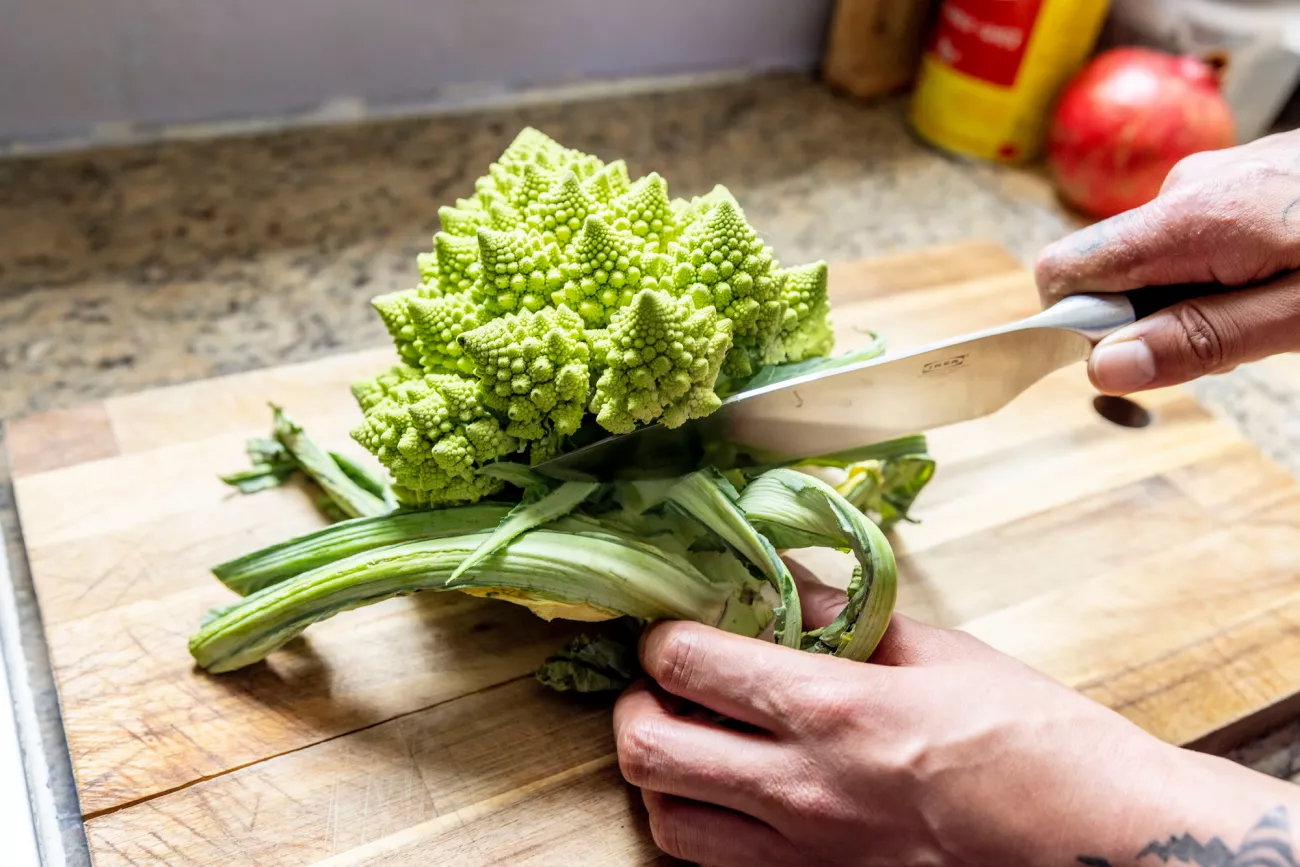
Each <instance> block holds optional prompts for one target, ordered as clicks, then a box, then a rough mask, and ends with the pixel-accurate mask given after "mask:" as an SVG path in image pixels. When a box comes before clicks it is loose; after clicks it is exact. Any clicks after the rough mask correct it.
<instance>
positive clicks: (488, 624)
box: [470, 620, 500, 632]
mask: <svg viewBox="0 0 1300 867" xmlns="http://www.w3.org/2000/svg"><path fill="white" fill-rule="evenodd" d="M499 625H500V624H498V623H493V622H492V621H491V620H485V621H483V622H482V623H475V624H474V625H473V626H471V627H470V631H471V632H491V631H492V630H494V629H496V628H497V627H498V626H499Z"/></svg>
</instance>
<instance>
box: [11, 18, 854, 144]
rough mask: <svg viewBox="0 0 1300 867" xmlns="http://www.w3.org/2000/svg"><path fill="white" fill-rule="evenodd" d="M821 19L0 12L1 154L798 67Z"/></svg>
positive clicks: (811, 51)
mask: <svg viewBox="0 0 1300 867" xmlns="http://www.w3.org/2000/svg"><path fill="white" fill-rule="evenodd" d="M831 4H832V0H424V2H421V0H0V142H3V141H9V142H14V141H20V142H21V141H28V142H39V141H40V140H42V139H58V138H67V137H77V136H84V135H87V134H90V133H92V132H93V131H94V130H95V129H96V128H97V127H98V128H99V129H100V131H101V132H103V131H104V126H105V125H108V126H109V129H110V130H111V129H112V125H123V124H124V125H127V128H129V129H132V130H134V131H135V132H137V133H138V132H139V131H140V129H141V128H144V129H145V130H146V131H147V130H148V129H149V128H151V127H154V126H159V127H161V126H163V125H170V124H178V123H179V124H184V123H196V122H211V121H225V120H240V119H249V118H262V117H280V116H285V115H296V114H308V113H311V112H313V111H318V110H319V108H320V107H321V106H322V105H324V104H326V103H329V102H331V101H334V100H339V99H347V98H352V99H358V100H362V101H364V103H365V104H366V105H367V107H368V108H370V109H372V110H378V111H384V110H389V109H391V108H393V107H396V106H402V105H419V104H437V103H439V102H446V101H447V100H448V99H449V98H453V96H450V95H449V94H453V95H454V94H457V93H459V94H460V96H459V97H455V98H458V99H459V101H461V102H464V101H465V99H466V97H465V95H464V92H463V88H461V89H457V88H456V87H454V86H456V85H497V86H506V87H509V88H527V87H535V86H551V85H559V84H563V83H566V82H569V81H573V80H591V79H611V78H624V77H640V76H662V75H677V74H683V73H699V72H709V71H720V70H735V69H800V68H812V67H813V66H815V65H816V63H817V62H818V59H819V56H820V53H821V46H822V42H823V39H824V34H825V30H826V27H827V23H828V20H829V16H830V7H831ZM470 98H471V99H472V97H470ZM119 132H121V129H120V128H119Z"/></svg>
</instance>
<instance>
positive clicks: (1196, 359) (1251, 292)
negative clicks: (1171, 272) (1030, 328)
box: [1088, 275, 1300, 394]
mask: <svg viewBox="0 0 1300 867" xmlns="http://www.w3.org/2000/svg"><path fill="white" fill-rule="evenodd" d="M1294 350H1300V275H1293V276H1290V277H1287V278H1284V279H1282V280H1277V281H1274V282H1273V283H1270V284H1268V285H1265V286H1260V287H1258V288H1254V289H1244V290H1241V291H1238V292H1230V293H1227V294H1224V295H1215V296H1209V297H1204V298H1198V299H1196V300H1194V301H1184V302H1182V303H1181V304H1177V305H1175V306H1173V307H1170V308H1169V309H1167V310H1162V311H1160V312H1159V313H1156V314H1153V315H1151V316H1148V317H1147V318H1146V319H1143V320H1141V321H1140V322H1136V323H1134V324H1133V325H1130V326H1129V327H1127V328H1123V329H1121V330H1119V331H1117V332H1116V333H1114V334H1112V335H1110V336H1109V337H1107V338H1106V339H1105V340H1103V341H1102V342H1101V343H1100V344H1098V345H1097V348H1096V349H1095V350H1093V353H1092V358H1091V360H1090V361H1089V362H1088V372H1089V375H1090V376H1091V378H1092V382H1093V384H1094V385H1095V386H1096V387H1097V389H1098V390H1099V391H1101V392H1103V393H1105V394H1129V393H1132V392H1135V391H1142V390H1145V389H1150V388H1161V387H1164V386H1169V385H1177V384H1179V383H1184V382H1188V381H1190V380H1193V379H1196V378H1197V377H1200V376H1204V375H1207V374H1212V373H1222V372H1224V371H1226V370H1229V369H1231V368H1232V367H1235V366H1236V365H1238V364H1242V363H1244V362H1248V361H1257V360H1258V359H1261V358H1265V357H1267V356H1269V355H1276V354H1278V353H1281V352H1291V351H1294Z"/></svg>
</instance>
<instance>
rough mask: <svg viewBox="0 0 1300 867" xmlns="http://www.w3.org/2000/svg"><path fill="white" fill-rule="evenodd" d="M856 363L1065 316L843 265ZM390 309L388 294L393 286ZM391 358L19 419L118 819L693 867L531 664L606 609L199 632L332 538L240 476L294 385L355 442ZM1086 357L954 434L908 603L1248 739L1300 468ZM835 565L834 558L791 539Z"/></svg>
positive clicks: (1281, 678) (1282, 652)
mask: <svg viewBox="0 0 1300 867" xmlns="http://www.w3.org/2000/svg"><path fill="white" fill-rule="evenodd" d="M832 287H833V294H834V297H835V311H836V316H835V319H836V326H837V332H838V334H839V336H840V344H839V345H840V348H841V349H844V348H850V347H852V346H854V345H858V344H861V343H862V342H864V341H865V340H867V339H868V338H867V335H866V333H865V332H866V330H867V329H878V330H880V331H883V332H884V333H885V334H886V335H887V336H889V337H890V338H891V342H892V344H893V345H895V346H906V345H909V344H915V343H918V342H922V341H927V340H931V339H935V338H938V337H942V336H946V335H953V334H957V333H961V332H964V331H967V330H970V329H974V328H979V327H983V326H988V325H993V324H996V323H999V322H1002V321H1005V320H1008V319H1011V318H1015V317H1019V316H1021V315H1025V314H1027V313H1030V312H1032V311H1034V310H1035V309H1037V301H1036V297H1035V294H1034V291H1033V285H1032V280H1031V278H1030V277H1029V275H1028V274H1026V273H1025V272H1024V271H1023V270H1021V269H1020V268H1019V267H1018V265H1017V264H1016V262H1015V261H1014V260H1013V259H1012V258H1011V257H1010V256H1009V255H1008V254H1006V253H1005V252H1003V251H1002V250H1000V249H999V248H996V247H992V246H988V245H982V244H971V245H960V246H955V247H948V248H942V249H936V250H928V251H924V252H921V253H915V254H908V255H900V256H896V257H894V258H891V259H885V260H879V261H872V262H859V263H845V264H839V265H836V266H834V267H833V269H832ZM358 303H364V302H363V301H360V300H359V302H358ZM389 359H390V351H389V350H388V349H386V348H385V349H380V350H375V351H371V352H364V353H359V354H353V355H347V356H340V357H337V358H332V359H327V360H323V361H318V362H313V363H307V364H300V365H295V366H289V367H281V368H276V369H271V370H265V371H260V372H255V373H247V374H241V375H237V376H231V377H225V378H222V379H216V380H209V381H204V382H198V383H194V384H190V385H183V386H177V387H172V388H167V389H160V390H156V391H151V392H148V393H145V394H139V395H133V396H129V397H122V398H115V399H111V400H107V401H104V402H102V403H98V404H93V405H89V406H85V407H81V408H77V409H74V410H70V411H63V412H55V413H48V414H44V415H38V416H33V417H29V418H26V419H21V420H18V421H16V422H13V423H11V424H10V426H9V429H8V443H9V447H10V449H11V453H12V460H13V467H14V476H15V488H16V491H17V497H18V504H19V510H20V516H21V520H22V526H23V531H24V535H25V539H26V543H27V546H28V554H29V558H30V561H31V568H32V574H33V576H34V580H35V583H36V587H37V590H38V593H39V596H40V604H41V612H42V616H43V618H44V622H45V630H46V634H47V636H48V639H49V643H50V653H51V658H52V660H53V663H54V667H55V672H56V676H57V679H58V683H59V688H60V694H61V699H62V703H63V711H64V719H65V723H66V726H67V730H68V741H69V744H70V748H71V750H72V754H73V761H74V765H75V769H76V776H77V781H78V786H79V790H80V795H81V804H82V810H83V813H84V815H85V817H86V821H87V832H88V835H89V839H90V844H91V847H92V850H93V852H94V856H95V860H96V863H97V865H99V867H106V865H117V864H136V865H139V864H153V863H158V864H169V865H186V864H230V865H235V864H241V865H242V864H260V865H272V864H274V865H279V864H295V865H296V864H331V865H345V864H347V865H350V864H369V863H383V864H421V865H424V864H433V863H436V864H439V865H453V864H455V865H460V864H464V865H477V864H501V865H506V864H508V865H527V864H532V865H560V864H602V865H610V864H651V863H660V862H661V861H662V863H668V862H667V861H666V859H662V856H660V855H659V854H658V853H657V852H656V850H655V848H654V846H653V845H652V843H651V842H650V840H649V836H648V831H647V828H646V826H645V822H644V816H643V813H642V811H641V809H640V806H639V804H640V802H639V799H638V798H637V797H636V796H635V793H633V792H631V791H629V790H628V789H627V788H626V787H625V786H624V785H623V784H622V782H621V780H620V777H619V774H618V769H617V767H616V764H615V762H614V759H613V757H612V740H611V736H610V732H609V705H608V702H607V701H605V700H600V699H591V698H574V697H566V696H559V695H554V694H550V693H548V692H547V691H546V690H544V689H543V688H541V687H540V686H538V685H537V684H536V683H535V682H534V681H533V680H532V678H531V673H532V671H533V670H534V669H535V668H536V666H537V665H538V663H540V662H541V660H542V659H543V658H544V657H545V656H546V655H547V654H549V653H550V652H551V651H553V650H554V649H555V648H557V647H558V646H560V645H561V644H562V643H563V642H564V641H565V640H566V638H567V637H568V636H569V635H570V634H571V633H572V631H573V627H572V626H570V625H566V624H563V623H555V624H546V623H543V622H542V621H540V620H538V619H537V618H535V617H533V616H532V615H531V614H529V613H528V612H527V611H525V610H523V609H521V608H517V607H515V606H511V605H509V604H506V603H503V602H495V601H487V600H480V599H473V598H470V597H467V596H463V595H461V594H422V595H418V596H415V597H409V598H403V599H394V600H390V601H388V602H384V603H382V604H380V605H375V606H372V607H370V608H367V609H363V610H360V611H356V612H352V613H348V614H346V615H343V616H340V617H337V618H335V619H333V620H330V621H327V622H325V623H321V624H318V625H316V626H313V627H312V628H311V630H309V632H308V633H307V638H306V640H305V641H301V642H297V643H295V644H294V645H291V646H290V647H289V648H286V649H284V650H282V651H280V652H277V653H275V654H273V655H272V656H271V658H270V659H268V660H267V661H266V662H265V663H263V664H259V665H257V666H254V667H251V668H249V669H246V670H244V671H242V672H236V673H234V674H230V675H222V676H217V677H212V676H208V675H206V674H204V673H202V672H200V671H197V670H195V669H194V667H193V666H192V664H191V660H190V657H189V655H188V653H187V651H186V639H187V637H188V636H189V634H190V632H191V631H192V630H193V629H194V628H195V627H196V626H197V624H198V621H199V618H200V617H201V616H202V614H203V612H204V611H205V610H207V609H208V608H209V607H211V606H213V605H216V604H220V603H223V602H226V601H228V598H229V596H228V591H226V590H225V589H224V588H223V587H222V586H221V585H220V584H219V583H218V582H217V581H216V579H214V578H213V577H212V576H211V575H210V574H209V573H208V571H207V569H208V567H209V566H210V565H212V564H213V563H216V562H218V561H221V560H224V559H227V558H229V557H231V556H234V555H237V554H240V553H244V552H246V551H248V550H251V549H253V548H256V547H258V546H261V545H264V544H268V543H271V542H274V541H278V540H280V539H283V538H285V537H287V536H289V535H292V534H294V533H297V532H300V531H303V530H307V529H309V528H313V527H316V526H318V525H319V524H320V523H321V518H320V517H319V515H318V514H317V513H316V511H315V509H314V507H313V505H312V503H311V500H310V497H309V496H308V495H307V494H306V493H305V492H304V491H302V490H301V489H298V488H295V487H293V486H290V487H286V488H283V489H280V490H276V491H268V492H264V493H260V494H257V495H254V496H240V495H237V494H234V493H232V492H231V491H230V490H229V489H227V488H226V487H225V486H224V485H222V484H221V483H220V482H219V481H218V480H217V479H216V473H217V472H219V471H224V470H229V469H233V468H237V467H240V466H242V465H243V464H244V462H245V457H244V455H243V453H242V447H243V441H244V439H245V438H246V437H247V436H249V435H254V434H261V433H263V432H265V430H266V428H267V425H268V421H269V411H268V409H267V406H266V403H267V401H270V400H274V401H276V402H277V403H280V404H282V405H284V406H285V407H287V408H288V409H289V410H290V412H291V413H292V414H293V415H294V416H295V417H296V418H297V419H298V420H299V421H301V422H302V423H303V424H304V425H306V426H308V427H309V428H310V429H311V430H313V431H314V432H315V434H316V435H317V437H318V438H320V439H322V440H325V441H326V442H327V443H329V444H330V445H331V446H336V447H340V448H343V449H348V450H350V451H351V452H352V453H354V454H358V453H359V452H358V450H357V449H356V448H355V447H354V446H353V445H352V444H351V442H350V440H348V438H347V431H348V430H349V428H350V427H351V426H352V425H353V424H354V423H355V421H356V419H357V411H356V409H355V407H354V406H353V404H352V400H351V397H350V395H349V392H348V388H347V386H348V383H349V382H350V381H351V380H352V379H354V378H357V377H359V376H363V375H366V374H369V373H372V372H374V371H375V370H377V369H379V368H382V367H384V366H386V365H387V364H388V363H389ZM1092 397H1093V393H1092V391H1091V389H1090V387H1089V385H1088V382H1087V379H1086V376H1085V374H1084V371H1083V370H1082V368H1081V367H1078V366H1076V367H1073V368H1070V369H1067V370H1063V371H1060V372H1058V373H1056V374H1054V375H1053V376H1051V377H1049V378H1048V379H1047V380H1045V381H1044V382H1042V383H1041V384H1040V385H1039V386H1037V387H1036V388H1034V389H1033V390H1031V391H1030V392H1029V393H1027V394H1026V395H1024V396H1023V397H1021V398H1020V399H1018V400H1017V401H1015V402H1014V403H1012V404H1011V405H1010V406H1008V407H1007V408H1006V409H1005V410H1003V411H1002V412H999V413H998V414H996V415H994V416H992V417H990V418H987V419H983V420H980V421H976V422H971V423H968V424H964V425H959V426H954V427H951V428H947V429H944V430H940V431H935V432H933V433H932V434H931V451H932V453H933V454H934V455H935V456H936V458H937V459H938V461H939V473H938V475H937V477H936V479H935V482H934V483H933V486H932V487H931V488H930V489H929V490H928V491H927V492H926V493H925V494H924V495H923V497H922V499H921V500H920V502H919V503H918V504H917V508H916V514H917V516H918V517H919V518H921V520H922V523H920V524H916V525H909V526H905V527H902V528H900V529H899V530H898V531H897V532H896V533H895V534H894V539H893V541H894V544H895V546H896V550H897V553H898V556H899V561H900V582H901V594H900V606H901V608H902V610H904V611H907V612H908V613H911V614H913V615H915V616H918V617H921V618H923V619H925V620H928V621H930V622H934V623H939V624H943V625H948V626H961V627H963V628H966V629H968V630H970V631H971V632H973V633H975V634H976V635H979V636H980V637H982V638H984V639H985V640H987V641H989V642H991V643H992V644H994V645H996V646H997V647H1000V648H1002V649H1004V650H1006V651H1007V652H1009V653H1012V654H1014V655H1015V656H1017V657H1019V658H1020V659H1022V660H1024V661H1025V662H1027V663H1029V664H1031V665H1034V666H1036V667H1038V668H1040V669H1042V670H1044V671H1046V672H1048V673H1049V674H1051V675H1053V676H1055V677H1057V678H1060V679H1061V680H1063V681H1065V682H1066V683H1068V684H1070V685H1072V686H1074V687H1076V688H1078V689H1080V690H1082V691H1084V692H1085V693H1086V694H1088V695H1090V696H1092V697H1093V698H1095V699H1097V700H1098V701H1101V702H1104V703H1106V704H1108V705H1110V706H1111V707H1114V708H1116V709H1118V710H1119V711H1120V712H1122V713H1123V714H1125V715H1126V716H1128V717H1130V718H1131V719H1133V720H1134V721H1136V722H1137V723H1139V724H1140V725H1142V726H1144V727H1145V728H1147V729H1148V730H1150V731H1152V732H1154V733H1155V734H1156V735H1158V736H1160V737H1162V738H1165V739H1167V740H1169V741H1172V742H1176V743H1184V744H1196V745H1200V746H1206V747H1210V746H1213V747H1221V746H1224V745H1226V744H1227V743H1228V742H1229V741H1231V740H1232V739H1237V738H1241V737H1245V736H1247V735H1249V734H1251V733H1253V730H1254V729H1255V728H1256V727H1258V726H1259V725H1262V724H1264V723H1265V722H1268V721H1271V720H1272V719H1273V718H1274V717H1276V715H1278V714H1279V713H1282V712H1285V711H1288V710H1291V709H1293V705H1294V704H1295V703H1296V702H1295V699H1294V697H1295V696H1296V695H1297V694H1300V485H1297V483H1296V482H1295V481H1294V480H1293V479H1292V478H1291V477H1290V476H1288V475H1287V474H1286V473H1284V472H1283V471H1282V470H1281V469H1279V468H1278V467H1276V466H1275V465H1273V464H1271V463H1270V462H1269V461H1267V460H1266V459H1265V458H1263V457H1262V456H1261V455H1259V454H1258V453H1257V452H1256V451H1254V450H1253V449H1252V448H1251V447H1250V446H1249V445H1248V444H1247V443H1246V442H1245V440H1243V439H1242V437H1240V436H1239V435H1238V434H1237V433H1235V432H1233V431H1232V430H1230V429H1229V428H1228V427H1226V426H1225V425H1223V424H1221V423H1219V422H1217V421H1215V420H1214V419H1213V418H1211V417H1210V416H1209V414H1208V413H1206V412H1205V411H1204V410H1203V409H1201V408H1200V407H1199V406H1198V405H1196V404H1195V403H1194V402H1193V401H1192V400H1191V399H1190V398H1188V397H1187V396H1186V395H1185V394H1183V393H1182V392H1181V391H1177V390H1168V391H1162V392H1157V393H1153V394H1150V395H1146V396H1144V397H1143V398H1142V403H1143V404H1144V405H1145V406H1146V407H1147V408H1148V409H1149V410H1150V411H1151V412H1152V413H1153V415H1154V419H1155V421H1154V423H1153V424H1151V425H1150V426H1148V427H1146V428H1142V429H1128V428H1122V427H1118V426H1116V425H1113V424H1111V423H1110V422H1107V421H1105V420H1103V419H1102V418H1100V417H1099V416H1098V415H1097V414H1096V412H1095V411H1094V409H1093V407H1092ZM792 556H793V557H796V558H798V559H800V560H802V561H804V562H805V563H807V564H809V565H811V566H812V567H813V568H815V569H817V570H818V571H819V573H821V574H823V576H824V577H825V578H826V580H828V581H831V582H834V583H840V584H842V583H843V582H844V581H845V580H846V579H847V570H846V569H845V563H844V561H843V559H842V558H841V557H840V556H839V555H837V554H833V553H830V554H828V553H825V552H796V553H794V554H792Z"/></svg>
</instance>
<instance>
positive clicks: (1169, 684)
mask: <svg viewBox="0 0 1300 867" xmlns="http://www.w3.org/2000/svg"><path fill="white" fill-rule="evenodd" d="M1297 602H1300V593H1295V594H1292V595H1291V596H1288V597H1286V599H1283V600H1281V601H1279V602H1278V603H1277V604H1275V605H1273V606H1271V607H1268V608H1263V609H1260V610H1258V611H1255V612H1253V613H1251V614H1248V615H1247V616H1245V617H1242V618H1240V619H1238V620H1234V621H1233V622H1232V623H1229V624H1227V625H1225V626H1223V627H1222V628H1220V629H1218V630H1216V631H1214V632H1211V633H1209V634H1207V635H1204V636H1201V637H1200V638H1198V639H1196V640H1195V641H1191V642H1188V643H1187V644H1183V645H1180V646H1179V647H1176V648H1174V649H1172V650H1169V651H1166V652H1164V653H1162V654H1160V655H1159V656H1154V657H1152V658H1151V659H1148V660H1145V661H1144V662H1142V664H1140V665H1127V666H1124V667H1123V668H1121V669H1117V670H1116V671H1115V672H1113V673H1109V674H1107V675H1106V676H1105V677H1104V678H1096V677H1094V678H1091V679H1089V680H1086V681H1083V682H1080V683H1078V684H1074V685H1072V686H1071V689H1074V690H1075V691H1076V692H1084V691H1086V690H1091V689H1097V688H1099V687H1104V686H1106V685H1107V683H1108V682H1109V681H1112V680H1115V679H1116V678H1119V677H1123V676H1124V675H1126V674H1136V673H1138V672H1140V671H1142V670H1143V669H1145V668H1151V667H1152V666H1155V665H1158V664H1160V663H1162V662H1165V661H1167V660H1169V659H1172V658H1174V657H1176V656H1178V655H1179V654H1182V653H1185V652H1186V651H1187V650H1189V649H1190V648H1195V647H1201V646H1204V645H1207V644H1209V643H1211V642H1213V641H1214V640H1215V639H1217V638H1221V637H1222V636H1224V635H1226V634H1227V633H1229V632H1234V631H1236V630H1238V629H1241V628H1242V627H1243V626H1247V625H1249V624H1252V623H1258V622H1260V621H1262V620H1266V619H1268V618H1271V617H1278V616H1280V615H1281V614H1282V612H1283V611H1284V610H1285V609H1287V608H1288V607H1292V606H1295V605H1296V603H1297ZM1282 619H1284V620H1285V619H1286V618H1282ZM1287 622H1288V624H1289V625H1287V626H1284V627H1282V628H1281V629H1279V630H1278V631H1279V632H1280V633H1281V634H1283V635H1300V626H1296V625H1295V624H1294V623H1290V621H1287ZM1266 644H1267V642H1253V643H1252V644H1250V645H1249V646H1247V647H1243V648H1238V649H1236V650H1234V651H1233V652H1231V653H1229V654H1226V655H1225V654H1222V653H1221V654H1219V656H1220V658H1221V661H1222V663H1223V665H1225V666H1226V665H1228V664H1229V663H1232V662H1236V661H1237V660H1240V659H1244V658H1245V657H1247V656H1250V655H1252V654H1254V653H1255V651H1257V650H1259V649H1260V648H1261V647H1263V646H1265V645H1266ZM1204 673H1205V670H1204V669H1196V670H1195V671H1193V672H1191V673H1189V674H1184V675H1180V676H1179V677H1177V678H1175V679H1174V680H1170V681H1166V682H1164V683H1162V684H1161V685H1159V686H1157V687H1154V688H1152V689H1149V690H1145V691H1143V692H1142V693H1140V694H1138V695H1136V696H1133V697H1132V698H1126V699H1125V700H1124V701H1122V702H1120V703H1118V704H1114V705H1111V706H1110V708H1111V710H1114V711H1120V710H1122V709H1124V708H1128V707H1133V706H1134V705H1136V704H1138V703H1139V702H1142V701H1145V700H1147V699H1149V698H1151V697H1152V696H1156V695H1160V694H1161V693H1165V692H1169V691H1170V690H1171V689H1173V688H1174V687H1177V686H1181V685H1182V684H1184V683H1187V682H1188V681H1190V680H1192V679H1194V678H1196V677H1199V676H1201V675H1203V674H1204Z"/></svg>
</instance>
